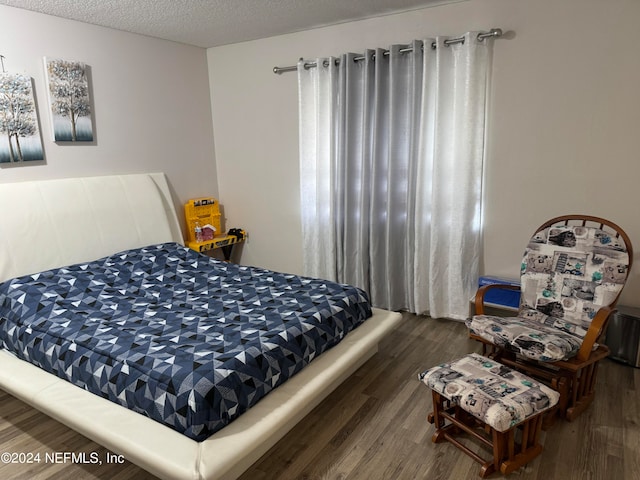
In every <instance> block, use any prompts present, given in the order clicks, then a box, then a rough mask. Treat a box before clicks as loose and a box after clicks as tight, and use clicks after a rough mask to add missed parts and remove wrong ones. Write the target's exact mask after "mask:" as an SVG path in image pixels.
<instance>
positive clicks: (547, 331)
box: [466, 315, 582, 362]
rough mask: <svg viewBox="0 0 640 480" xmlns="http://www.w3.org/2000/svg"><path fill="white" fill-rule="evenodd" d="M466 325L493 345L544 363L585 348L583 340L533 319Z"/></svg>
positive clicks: (488, 319)
mask: <svg viewBox="0 0 640 480" xmlns="http://www.w3.org/2000/svg"><path fill="white" fill-rule="evenodd" d="M554 320H556V319H554ZM556 321H557V320H556ZM466 323H467V327H469V330H471V332H472V333H474V334H476V335H478V336H479V337H482V338H484V339H485V340H487V341H489V342H491V343H493V344H494V345H496V346H498V347H502V348H504V349H505V350H508V351H510V352H514V353H518V354H520V355H523V356H525V357H527V358H531V359H534V360H540V361H543V362H556V361H558V360H566V359H568V358H571V357H573V356H574V355H576V354H577V353H578V350H580V345H582V338H581V337H578V336H576V335H572V334H571V333H567V332H566V331H564V330H561V329H558V328H555V327H553V326H548V325H545V324H543V323H539V322H538V321H537V320H535V319H531V318H519V317H512V318H503V317H494V316H491V315H476V316H474V317H473V318H472V319H470V320H467V322H466Z"/></svg>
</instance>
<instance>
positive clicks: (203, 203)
mask: <svg viewBox="0 0 640 480" xmlns="http://www.w3.org/2000/svg"><path fill="white" fill-rule="evenodd" d="M220 216H221V215H220V206H219V204H218V200H216V199H215V198H213V197H201V198H193V199H191V200H189V201H188V202H187V203H185V204H184V218H185V221H186V223H187V238H188V242H189V243H191V242H195V241H196V223H199V224H200V228H202V227H204V226H205V225H211V226H213V227H214V228H215V229H216V231H215V235H216V236H219V235H223V234H224V232H223V231H222V227H221V225H220Z"/></svg>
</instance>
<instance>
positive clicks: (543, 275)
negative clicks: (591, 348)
mask: <svg viewBox="0 0 640 480" xmlns="http://www.w3.org/2000/svg"><path fill="white" fill-rule="evenodd" d="M628 270H629V255H628V254H627V247H626V245H624V243H623V242H622V239H620V238H616V237H615V236H613V235H611V234H610V233H608V232H605V231H604V230H601V229H599V228H594V227H583V226H567V227H565V226H561V227H553V226H552V227H549V228H546V229H544V230H541V231H539V232H537V233H536V234H535V235H534V236H533V238H531V240H530V241H529V245H528V246H527V248H526V250H525V252H524V257H523V259H522V265H521V269H520V274H521V278H520V284H521V288H522V295H521V297H520V298H521V300H520V313H519V314H518V316H519V317H523V316H524V313H525V312H527V311H528V310H537V311H539V312H541V313H543V314H545V315H547V316H549V317H554V318H555V319H560V320H561V321H562V322H565V324H567V323H570V324H573V325H575V326H576V327H578V328H579V329H578V330H576V331H575V333H576V334H577V335H579V336H581V337H583V336H584V335H585V334H586V332H587V330H589V326H590V325H591V320H593V318H594V317H595V315H596V313H597V311H598V310H599V309H600V307H602V306H604V305H610V304H611V303H612V302H613V301H614V300H615V299H616V298H617V296H618V294H619V293H620V291H621V290H622V288H623V287H624V283H625V281H626V279H627V273H628ZM528 315H530V312H529V313H528ZM544 323H546V324H550V323H552V322H548V321H544Z"/></svg>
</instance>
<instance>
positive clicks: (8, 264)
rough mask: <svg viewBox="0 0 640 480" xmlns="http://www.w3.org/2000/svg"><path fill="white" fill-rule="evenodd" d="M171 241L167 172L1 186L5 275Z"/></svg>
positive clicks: (0, 249)
mask: <svg viewBox="0 0 640 480" xmlns="http://www.w3.org/2000/svg"><path fill="white" fill-rule="evenodd" d="M171 241H174V242H178V243H183V238H182V233H181V229H180V225H179V223H178V219H177V217H176V212H175V208H174V206H173V201H172V200H171V193H170V190H169V186H168V184H167V180H166V178H165V176H164V174H162V173H153V174H134V175H114V176H103V177H85V178H68V179H60V180H44V181H34V182H21V183H7V184H0V281H4V280H7V279H9V278H13V277H17V276H20V275H26V274H30V273H35V272H40V271H43V270H47V269H50V268H56V267H62V266H65V265H71V264H74V263H80V262H86V261H89V260H94V259H97V258H100V257H104V256H106V255H110V254H113V253H116V252H119V251H121V250H126V249H129V248H136V247H143V246H145V245H151V244H154V243H162V242H171Z"/></svg>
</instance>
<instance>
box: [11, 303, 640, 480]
mask: <svg viewBox="0 0 640 480" xmlns="http://www.w3.org/2000/svg"><path fill="white" fill-rule="evenodd" d="M472 351H479V348H478V345H477V344H476V343H475V342H472V341H470V340H469V339H468V338H467V336H466V328H465V327H464V325H462V324H460V323H457V322H450V321H445V320H432V319H429V318H425V317H417V316H415V315H409V314H406V315H405V319H404V322H403V323H402V325H401V326H400V327H399V328H398V329H397V330H396V331H395V332H393V333H392V334H391V335H389V337H388V338H386V339H385V340H384V341H383V343H382V344H381V348H380V352H379V353H378V354H377V355H376V356H374V357H373V358H372V359H371V360H369V361H368V362H367V363H366V364H365V365H364V366H363V367H361V368H360V369H359V370H358V371H357V372H356V373H355V374H354V375H353V376H352V377H351V378H349V379H348V380H347V381H346V382H345V383H343V384H342V385H341V386H340V387H338V389H337V390H336V391H335V392H333V393H332V394H331V395H329V397H328V398H327V399H326V400H325V401H324V402H322V403H321V404H320V405H319V406H318V407H317V408H316V409H314V410H313V411H312V412H311V413H310V414H309V415H308V416H307V417H306V418H305V419H304V420H303V421H302V422H301V423H300V424H299V425H297V426H296V427H295V428H294V429H293V430H292V431H291V432H290V433H289V434H288V435H287V436H285V437H284V438H283V439H282V440H281V441H280V442H279V443H278V444H276V445H275V446H274V447H273V448H272V449H271V450H270V451H269V452H267V453H266V454H265V455H264V456H263V457H262V458H261V459H260V460H259V461H258V462H256V463H255V464H254V465H253V466H252V467H251V468H250V469H249V470H248V471H247V472H246V473H245V474H244V475H243V476H242V477H241V479H242V480H260V479H262V480H271V479H278V480H280V479H296V480H298V479H299V480H312V479H318V480H321V479H324V480H333V479H336V480H338V479H339V480H377V479H381V480H386V479H393V480H396V479H407V480H414V479H430V480H459V479H474V478H478V477H477V474H478V470H479V465H478V464H477V463H475V462H474V461H472V460H471V459H470V458H469V457H467V456H466V455H464V454H463V453H462V452H460V451H459V450H457V449H456V448H454V447H453V446H452V445H450V444H447V443H445V444H438V445H435V444H433V443H431V440H430V439H431V434H432V433H433V426H431V425H429V424H428V423H427V422H426V420H425V417H426V414H427V413H428V411H429V409H430V408H431V396H430V394H429V390H428V389H427V388H426V387H425V386H424V385H422V384H421V383H420V382H419V381H418V380H417V375H418V373H419V372H420V371H422V370H424V369H426V368H428V367H430V366H433V365H435V364H437V363H440V362H443V361H447V360H452V359H454V358H456V357H459V356H461V355H463V354H465V353H468V352H472ZM542 442H543V444H544V448H545V450H544V452H543V453H542V455H541V456H540V457H538V458H537V459H535V460H534V461H533V462H531V463H530V464H529V465H527V466H526V467H525V468H523V469H521V470H520V471H518V472H516V473H514V474H512V475H511V476H510V478H519V479H522V480H553V479H562V480H573V479H575V480H583V479H591V480H600V479H602V480H608V479H616V480H619V479H622V480H640V369H634V368H632V367H629V366H625V365H621V364H618V363H615V362H613V361H611V360H605V361H604V362H602V364H601V368H600V373H599V377H598V394H597V396H596V400H595V401H594V403H593V404H592V405H591V407H590V408H589V410H588V411H587V412H586V413H584V414H583V415H582V416H581V417H579V418H578V419H577V420H576V421H575V422H572V423H568V422H558V423H556V425H555V426H554V427H553V428H552V429H551V430H549V431H548V432H543V437H542ZM2 452H23V453H32V454H36V453H40V454H41V456H44V455H45V454H46V453H49V454H52V453H54V454H56V453H57V454H58V455H59V454H60V452H72V453H75V454H76V455H77V454H79V453H81V452H85V454H86V455H87V458H88V459H91V458H92V457H91V456H90V455H91V454H92V452H95V453H94V455H97V456H98V458H100V459H101V460H103V464H102V465H91V464H84V465H81V464H77V463H73V462H67V463H62V462H59V463H42V462H41V463H40V464H31V465H12V464H3V463H0V479H2V480H5V479H11V480H13V479H25V480H26V479H60V480H62V479H69V478H73V479H116V480H126V479H136V480H137V479H153V478H154V477H153V476H151V475H150V474H148V473H146V472H144V471H143V470H141V469H139V468H138V467H136V466H135V465H132V464H131V463H129V462H125V463H124V464H117V463H112V464H106V463H105V462H104V459H105V458H106V455H107V454H108V453H110V452H108V451H107V450H106V449H104V448H103V447H100V446H99V445H97V444H95V443H93V442H91V441H90V440H88V439H86V438H85V437H83V436H82V435H79V434H77V433H75V432H73V431H72V430H69V429H68V428H66V427H65V426H63V425H61V424H59V423H58V422H56V421H54V420H52V419H50V418H48V417H47V416H45V415H43V414H41V413H39V412H37V411H36V410H34V409H32V408H31V407H29V406H27V405H25V404H24V403H22V402H20V401H19V400H17V399H15V398H13V397H12V396H10V395H8V394H6V393H4V392H2V391H0V453H2ZM491 478H501V475H499V474H494V475H492V476H491Z"/></svg>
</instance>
